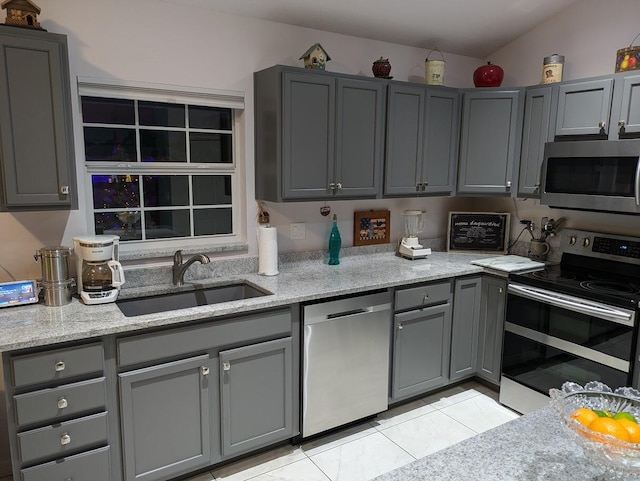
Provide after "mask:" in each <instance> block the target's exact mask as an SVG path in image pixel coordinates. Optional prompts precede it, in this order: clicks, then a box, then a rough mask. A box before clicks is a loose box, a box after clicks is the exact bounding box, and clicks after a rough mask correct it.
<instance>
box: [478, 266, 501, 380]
mask: <svg viewBox="0 0 640 481" xmlns="http://www.w3.org/2000/svg"><path fill="white" fill-rule="evenodd" d="M506 293H507V281H506V280H505V279H499V278H497V277H491V276H484V277H483V278H482V304H481V309H480V328H479V336H478V363H477V372H476V374H477V375H478V376H479V377H482V378H484V379H486V380H487V381H491V382H493V383H495V384H499V383H500V369H501V363H502V336H503V330H504V314H505V299H506V295H507V294H506Z"/></svg>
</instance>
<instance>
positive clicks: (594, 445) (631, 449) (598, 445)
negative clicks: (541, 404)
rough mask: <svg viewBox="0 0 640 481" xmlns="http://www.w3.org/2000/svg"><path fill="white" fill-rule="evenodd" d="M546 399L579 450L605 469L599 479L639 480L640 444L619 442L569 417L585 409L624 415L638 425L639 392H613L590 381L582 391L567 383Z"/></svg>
mask: <svg viewBox="0 0 640 481" xmlns="http://www.w3.org/2000/svg"><path fill="white" fill-rule="evenodd" d="M549 395H550V396H551V406H553V407H554V408H555V409H556V410H557V411H558V412H559V413H560V416H561V418H562V425H563V427H564V429H565V431H566V432H567V433H568V434H569V435H570V436H571V438H572V439H573V440H574V441H575V442H576V443H577V444H578V445H579V446H581V447H582V450H583V451H584V454H585V457H586V458H587V459H588V460H589V461H590V462H591V463H592V464H594V465H596V466H598V467H601V468H604V470H605V474H604V476H603V477H602V478H599V479H607V480H609V479H612V480H613V479H628V478H633V479H636V478H638V477H640V443H631V442H626V441H621V440H619V439H617V438H615V437H613V436H611V435H608V434H601V433H599V432H596V431H592V430H590V429H588V428H587V427H586V426H584V425H582V424H581V423H580V422H578V421H577V420H576V419H574V418H573V417H572V414H573V413H574V412H575V411H576V409H578V408H587V409H591V410H599V411H601V412H603V413H604V412H607V413H611V414H615V413H619V412H627V413H629V414H631V415H632V416H633V417H634V418H635V419H636V420H638V421H640V391H637V390H636V389H633V388H630V387H620V388H617V389H616V390H615V391H613V390H612V389H611V388H610V387H609V386H607V385H606V384H603V383H601V382H598V381H591V382H589V383H587V384H585V386H584V387H582V386H580V385H579V384H576V383H573V382H566V383H564V384H563V385H562V389H551V390H550V391H549Z"/></svg>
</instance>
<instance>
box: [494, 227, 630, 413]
mask: <svg viewBox="0 0 640 481" xmlns="http://www.w3.org/2000/svg"><path fill="white" fill-rule="evenodd" d="M561 251H562V260H561V261H560V264H559V265H555V266H549V267H547V268H546V269H544V270H540V271H535V272H530V273H526V274H510V275H509V289H508V295H507V309H506V320H505V333H504V341H503V360H502V377H501V384H500V402H501V403H502V404H504V405H506V406H509V407H511V408H512V409H514V410H516V411H519V412H521V413H527V412H530V411H533V410H535V409H538V408H540V407H542V406H546V405H548V403H549V398H548V392H549V389H550V388H552V387H559V386H561V385H562V383H564V382H565V381H574V382H577V383H579V384H584V383H586V382H588V381H593V380H597V381H602V382H604V383H605V384H607V385H609V386H610V387H612V388H616V387H618V386H629V385H633V386H635V387H638V386H639V384H640V379H639V378H640V361H639V360H638V353H639V352H640V351H638V326H637V325H638V319H639V318H640V238H634V237H627V236H618V235H610V234H601V233H596V232H587V231H579V230H572V229H566V230H565V231H564V232H563V234H562V239H561Z"/></svg>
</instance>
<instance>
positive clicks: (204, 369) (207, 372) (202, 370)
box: [200, 366, 209, 376]
mask: <svg viewBox="0 0 640 481" xmlns="http://www.w3.org/2000/svg"><path fill="white" fill-rule="evenodd" d="M200 371H201V372H202V375H203V376H206V375H208V374H209V368H208V367H207V366H201V367H200Z"/></svg>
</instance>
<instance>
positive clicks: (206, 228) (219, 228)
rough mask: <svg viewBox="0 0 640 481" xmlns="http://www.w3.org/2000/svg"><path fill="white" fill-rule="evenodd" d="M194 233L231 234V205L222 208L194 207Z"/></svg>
mask: <svg viewBox="0 0 640 481" xmlns="http://www.w3.org/2000/svg"><path fill="white" fill-rule="evenodd" d="M193 229H194V234H195V235H214V234H232V233H233V223H232V219H231V207H228V208H224V209H195V210H194V211H193Z"/></svg>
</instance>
